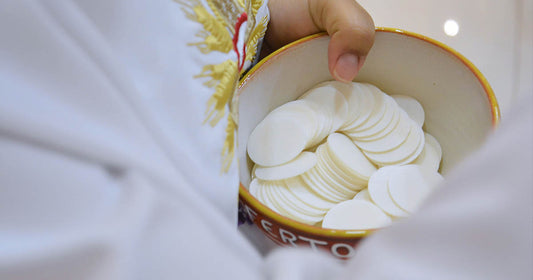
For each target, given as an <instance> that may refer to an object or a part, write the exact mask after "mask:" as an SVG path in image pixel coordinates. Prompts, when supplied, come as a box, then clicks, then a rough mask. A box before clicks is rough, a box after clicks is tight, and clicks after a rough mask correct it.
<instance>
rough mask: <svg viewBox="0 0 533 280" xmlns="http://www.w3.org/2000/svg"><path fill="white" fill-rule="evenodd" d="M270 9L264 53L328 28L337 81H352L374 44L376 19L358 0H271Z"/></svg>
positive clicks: (330, 63) (330, 59)
mask: <svg viewBox="0 0 533 280" xmlns="http://www.w3.org/2000/svg"><path fill="white" fill-rule="evenodd" d="M268 8H269V9H270V22H269V23H268V29H267V32H266V34H265V41H264V42H263V50H262V52H261V55H262V56H264V55H266V54H268V53H270V52H272V51H274V50H276V49H278V48H280V47H282V46H284V45H286V44H287V43H290V42H292V41H295V40H297V39H300V38H302V37H305V36H308V35H312V34H315V33H318V32H322V31H326V32H327V33H328V34H329V36H330V38H331V41H330V43H329V46H328V67H329V71H330V73H331V75H332V76H333V77H334V78H335V79H336V80H338V81H343V82H349V81H351V80H352V79H353V78H354V77H355V76H356V75H357V73H358V72H359V69H361V67H362V66H363V63H364V61H365V58H366V55H367V54H368V52H369V51H370V48H371V47H372V45H373V44H374V33H375V27H374V22H373V20H372V18H371V17H370V15H369V14H368V13H367V12H366V11H365V9H363V7H361V6H360V5H359V4H358V3H357V2H356V1H355V0H269V3H268Z"/></svg>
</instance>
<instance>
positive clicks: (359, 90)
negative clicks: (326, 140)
mask: <svg viewBox="0 0 533 280" xmlns="http://www.w3.org/2000/svg"><path fill="white" fill-rule="evenodd" d="M346 99H347V100H349V103H348V104H349V105H350V108H349V110H348V115H347V117H346V120H347V121H346V122H345V124H344V125H343V126H342V130H350V129H353V128H356V127H358V126H359V125H361V124H362V123H364V122H365V121H366V120H367V119H368V117H369V116H370V114H371V113H372V109H373V108H374V103H375V100H374V94H372V90H371V89H370V88H368V87H367V86H365V85H364V84H362V83H353V88H352V91H351V92H350V93H349V97H347V98H346ZM357 102H358V103H359V104H357Z"/></svg>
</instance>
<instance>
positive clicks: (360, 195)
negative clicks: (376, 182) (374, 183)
mask: <svg viewBox="0 0 533 280" xmlns="http://www.w3.org/2000/svg"><path fill="white" fill-rule="evenodd" d="M353 199H361V200H366V201H368V202H372V203H374V202H373V201H372V198H370V193H369V192H368V189H362V190H361V191H360V192H358V193H357V194H356V195H355V196H354V197H353Z"/></svg>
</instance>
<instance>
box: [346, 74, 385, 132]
mask: <svg viewBox="0 0 533 280" xmlns="http://www.w3.org/2000/svg"><path fill="white" fill-rule="evenodd" d="M362 85H363V86H365V87H366V88H367V89H368V90H370V92H372V95H373V96H374V107H373V108H372V111H371V112H370V115H369V116H368V118H367V119H366V120H365V121H364V122H363V123H361V124H360V125H358V126H357V127H353V128H349V129H348V130H350V131H354V132H361V131H366V130H368V129H370V128H372V127H374V126H375V125H376V124H377V123H378V122H379V121H380V120H381V119H382V118H383V115H384V114H385V111H386V109H387V106H386V105H387V104H386V100H385V99H386V97H388V96H387V95H386V94H385V93H383V92H382V91H381V90H380V89H379V88H377V87H375V86H373V85H371V84H362Z"/></svg>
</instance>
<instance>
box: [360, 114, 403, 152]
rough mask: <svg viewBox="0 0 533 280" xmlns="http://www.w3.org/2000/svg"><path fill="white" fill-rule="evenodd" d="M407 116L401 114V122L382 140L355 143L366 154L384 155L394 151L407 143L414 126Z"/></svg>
mask: <svg viewBox="0 0 533 280" xmlns="http://www.w3.org/2000/svg"><path fill="white" fill-rule="evenodd" d="M412 122H413V121H412V120H410V119H409V117H408V116H407V114H405V113H404V112H400V114H399V121H398V123H397V125H396V126H395V127H394V128H393V129H392V130H391V132H390V133H389V134H387V135H385V136H384V137H382V138H380V139H371V140H367V139H365V140H361V139H355V140H354V143H355V144H356V145H357V146H358V147H359V148H361V150H363V151H364V152H371V153H383V152H387V151H390V150H393V149H395V148H397V147H398V146H400V145H401V144H402V143H404V142H405V140H406V139H407V137H408V136H409V132H410V131H411V128H412V126H413V124H412Z"/></svg>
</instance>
